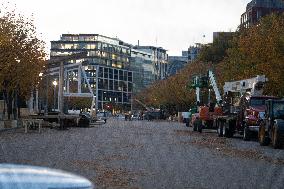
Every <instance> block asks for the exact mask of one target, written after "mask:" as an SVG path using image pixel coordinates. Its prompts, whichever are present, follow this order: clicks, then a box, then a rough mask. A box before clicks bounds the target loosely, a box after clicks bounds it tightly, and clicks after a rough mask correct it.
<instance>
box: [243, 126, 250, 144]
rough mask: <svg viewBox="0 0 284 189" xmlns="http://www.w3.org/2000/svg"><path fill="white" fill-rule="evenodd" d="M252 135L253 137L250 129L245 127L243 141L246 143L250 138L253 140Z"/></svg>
mask: <svg viewBox="0 0 284 189" xmlns="http://www.w3.org/2000/svg"><path fill="white" fill-rule="evenodd" d="M250 135H251V133H250V130H249V128H248V127H246V126H245V127H244V134H243V140H244V141H249V140H250V138H251V137H250Z"/></svg>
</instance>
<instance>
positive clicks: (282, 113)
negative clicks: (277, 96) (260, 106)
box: [258, 100, 284, 148]
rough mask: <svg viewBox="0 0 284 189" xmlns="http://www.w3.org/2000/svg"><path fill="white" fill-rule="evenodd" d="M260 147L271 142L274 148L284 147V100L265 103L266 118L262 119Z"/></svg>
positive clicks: (259, 135) (259, 134)
mask: <svg viewBox="0 0 284 189" xmlns="http://www.w3.org/2000/svg"><path fill="white" fill-rule="evenodd" d="M258 139H259V143H260V145H262V146H264V145H268V144H269V143H270V141H271V142H272V146H273V147H274V148H281V147H283V145H284V100H267V101H266V102H265V117H264V119H262V121H261V123H260V127H259V132H258Z"/></svg>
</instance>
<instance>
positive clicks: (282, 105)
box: [273, 102, 284, 118]
mask: <svg viewBox="0 0 284 189" xmlns="http://www.w3.org/2000/svg"><path fill="white" fill-rule="evenodd" d="M273 114H274V117H276V118H277V117H283V116H284V102H279V103H275V104H273Z"/></svg>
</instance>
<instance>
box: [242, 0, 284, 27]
mask: <svg viewBox="0 0 284 189" xmlns="http://www.w3.org/2000/svg"><path fill="white" fill-rule="evenodd" d="M273 12H278V13H281V12H284V1H283V0H252V1H251V2H250V3H248V4H247V6H246V12H245V13H243V14H242V15H241V27H245V28H248V27H250V26H251V25H254V24H256V23H257V22H258V21H259V20H260V18H262V17H264V16H266V15H268V14H271V13H273Z"/></svg>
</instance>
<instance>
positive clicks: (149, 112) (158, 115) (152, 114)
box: [134, 99, 165, 121]
mask: <svg viewBox="0 0 284 189" xmlns="http://www.w3.org/2000/svg"><path fill="white" fill-rule="evenodd" d="M134 100H135V101H136V102H138V103H139V104H141V105H142V106H143V107H144V108H145V109H146V111H145V112H144V115H143V119H145V120H148V121H151V120H155V119H165V113H164V111H163V110H161V109H155V108H149V107H148V106H146V105H145V104H144V103H142V102H141V101H140V100H138V99H134Z"/></svg>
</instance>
